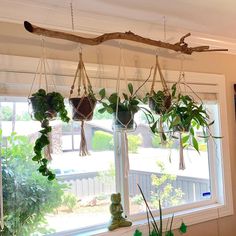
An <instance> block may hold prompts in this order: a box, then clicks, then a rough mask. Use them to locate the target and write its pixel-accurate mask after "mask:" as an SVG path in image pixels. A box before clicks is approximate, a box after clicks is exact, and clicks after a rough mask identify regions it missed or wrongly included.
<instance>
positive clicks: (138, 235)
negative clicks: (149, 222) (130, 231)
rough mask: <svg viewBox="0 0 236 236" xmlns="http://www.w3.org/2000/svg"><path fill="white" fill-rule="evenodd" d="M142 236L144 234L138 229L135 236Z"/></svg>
mask: <svg viewBox="0 0 236 236" xmlns="http://www.w3.org/2000/svg"><path fill="white" fill-rule="evenodd" d="M142 235H143V234H142V232H141V231H139V230H138V229H136V230H135V232H134V235H133V236H142Z"/></svg>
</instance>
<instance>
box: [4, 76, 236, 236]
mask: <svg viewBox="0 0 236 236" xmlns="http://www.w3.org/2000/svg"><path fill="white" fill-rule="evenodd" d="M164 73H165V74H166V75H167V78H168V81H169V83H173V82H175V81H176V80H177V79H178V75H179V72H177V71H166V72H164ZM185 75H186V82H187V83H189V84H190V85H191V86H192V88H193V89H194V91H196V92H199V91H201V92H204V93H208V92H209V91H211V92H212V93H216V94H217V98H218V105H219V114H220V116H219V118H220V121H219V125H220V130H221V135H222V136H223V137H224V138H223V139H222V140H221V147H222V148H221V152H222V170H219V166H217V165H216V166H215V167H214V171H216V172H217V173H219V176H218V179H219V180H220V179H222V181H223V182H222V186H223V188H222V189H220V191H219V190H218V192H217V199H211V201H209V200H207V201H201V202H200V203H201V205H198V203H199V202H197V203H193V204H192V206H194V207H195V208H194V209H185V208H184V205H183V206H181V207H179V209H178V212H176V213H175V218H174V224H173V228H177V227H179V225H180V224H179V223H181V221H182V220H184V222H185V223H186V224H187V225H192V224H197V223H201V222H205V221H208V220H213V219H217V218H220V217H224V216H228V215H232V214H233V213H234V211H233V197H232V183H231V167H230V152H229V135H228V134H229V131H228V130H229V125H228V122H227V121H228V117H227V103H226V85H225V76H224V75H215V74H202V73H193V72H186V73H185ZM189 78H191V79H189ZM157 84H158V83H157ZM201 89H202V90H201ZM13 100H15V101H19V99H18V98H17V99H14V98H12V97H11V98H9V97H3V98H2V99H1V101H4V102H7V101H13ZM23 100H25V99H22V101H23ZM221 121H226V122H221ZM114 138H115V139H114V140H115V144H116V145H117V144H119V145H120V146H122V143H121V142H119V141H118V140H119V139H120V138H121V137H119V135H118V133H114ZM116 145H115V147H116ZM119 145H118V146H119ZM123 145H124V144H123ZM120 146H119V147H120ZM119 149H120V150H121V152H120V151H119ZM124 155H125V149H121V148H115V163H116V172H117V174H118V173H119V176H118V175H117V176H116V188H117V189H116V190H117V192H121V194H122V195H123V196H125V197H123V198H122V200H123V206H124V211H125V213H126V212H128V210H129V209H128V207H127V206H126V204H125V202H127V201H128V199H129V198H128V194H125V192H126V193H128V190H127V189H128V182H127V181H128V180H127V178H125V175H124V173H123V172H122V171H123V169H124V166H125V164H127V163H125V162H126V161H127V158H125V156H124ZM122 173H123V174H122ZM221 175H222V178H221ZM122 185H123V187H122ZM122 189H124V190H125V189H126V190H125V191H122ZM220 192H223V194H221V193H220ZM212 200H213V201H212ZM189 205H190V204H188V206H189ZM177 208H178V207H177ZM180 208H182V209H180ZM171 209H172V208H170V209H169V212H168V209H167V210H166V211H164V212H166V214H168V213H170V212H171ZM146 223H147V221H146V220H141V221H137V222H134V224H133V226H131V227H129V228H121V229H118V230H116V231H113V232H108V231H107V229H106V228H104V227H106V225H97V226H92V227H89V228H87V229H81V230H79V229H78V230H72V231H67V232H66V233H67V235H78V233H79V232H81V233H82V234H79V235H83V232H84V235H86V233H88V231H89V235H99V236H100V235H104V236H110V235H112V236H116V235H117V236H118V235H121V234H125V235H133V233H134V231H135V229H136V228H139V229H141V230H142V231H143V232H147V227H146V226H147V225H146ZM164 224H165V220H164ZM64 233H65V232H61V233H56V234H51V235H63V234H64ZM87 235H88V234H87Z"/></svg>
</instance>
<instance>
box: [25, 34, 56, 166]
mask: <svg viewBox="0 0 236 236" xmlns="http://www.w3.org/2000/svg"><path fill="white" fill-rule="evenodd" d="M41 49H42V53H41V57H40V58H39V62H38V65H37V68H36V72H35V74H34V78H33V81H32V84H31V87H30V92H29V95H28V103H29V106H30V104H31V107H32V102H31V100H30V98H31V95H32V93H33V91H34V92H35V91H36V90H37V89H42V88H43V89H45V91H46V93H47V94H48V93H49V92H50V87H52V89H51V90H52V91H57V87H56V83H55V80H54V78H53V76H51V79H50V81H51V82H52V84H49V77H48V75H50V66H49V64H48V61H47V57H46V50H45V42H44V39H43V38H42V36H41ZM47 71H48V73H47ZM38 75H39V76H38ZM43 77H44V78H43ZM37 78H38V86H37ZM32 110H33V109H31V112H29V113H30V116H31V118H32V120H35V119H34V115H33V111H32ZM47 114H48V117H50V119H51V120H53V119H55V116H56V114H55V113H53V112H52V111H50V110H48V111H47ZM42 125H43V124H41V126H42ZM49 135H50V136H51V134H49ZM50 138H51V137H49V139H50ZM44 154H45V157H46V159H47V160H49V161H51V160H52V156H51V150H50V145H47V146H46V147H45V148H44Z"/></svg>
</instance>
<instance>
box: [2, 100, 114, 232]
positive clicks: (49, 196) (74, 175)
mask: <svg viewBox="0 0 236 236" xmlns="http://www.w3.org/2000/svg"><path fill="white" fill-rule="evenodd" d="M3 105H5V104H3V103H2V106H3ZM7 105H8V106H10V107H12V108H13V107H14V106H13V103H9V104H7ZM12 108H11V112H12ZM15 108H16V110H15V111H16V116H17V117H18V118H17V119H16V121H15V131H16V132H17V133H18V134H20V135H22V136H23V137H22V138H23V141H24V142H23V141H20V140H17V139H15V140H16V143H15V141H14V143H12V142H10V141H8V144H7V146H8V151H9V156H11V157H12V158H11V160H10V161H7V162H6V161H5V163H7V165H5V166H6V171H5V173H8V172H9V171H8V170H11V169H12V168H13V167H12V166H14V168H16V167H17V171H16V170H15V169H14V172H16V173H19V175H15V174H14V175H13V176H12V178H9V181H10V180H11V179H12V183H11V184H9V181H5V184H8V186H9V188H5V192H4V196H11V195H14V193H17V194H15V195H14V196H15V200H14V202H17V204H18V206H17V207H13V205H12V201H13V198H12V197H4V201H5V207H6V208H5V216H6V217H8V218H7V219H8V220H9V221H8V223H9V225H8V226H9V227H10V229H9V230H11V232H18V234H17V235H25V236H27V235H30V234H31V233H33V232H41V233H42V234H43V235H44V234H46V233H47V232H60V231H67V230H75V229H79V228H84V227H87V226H94V225H97V224H103V223H107V222H108V221H109V219H110V212H109V205H110V194H111V193H113V192H115V166H114V151H113V147H114V142H113V134H112V129H111V127H112V126H111V124H112V120H111V117H103V116H101V115H100V114H97V111H95V114H94V118H95V119H93V121H90V122H86V124H85V133H86V138H87V145H88V149H89V152H90V155H89V156H85V157H81V156H79V151H78V149H79V144H80V123H79V122H70V123H69V124H66V125H64V124H62V123H61V122H60V121H59V120H55V121H51V122H50V124H51V125H52V133H51V152H52V158H53V160H52V162H51V164H50V166H51V168H52V169H53V170H54V172H55V173H56V175H57V180H55V181H52V182H49V181H47V179H46V178H45V177H43V176H41V174H39V173H38V171H37V168H38V165H37V164H35V162H33V161H31V158H32V155H33V144H34V141H35V139H36V138H37V136H38V131H39V130H40V124H39V122H36V121H32V120H28V116H27V115H26V113H25V112H28V104H27V103H15ZM96 110H97V109H96ZM25 117H26V118H25ZM7 122H8V123H9V125H6V123H7ZM13 123H14V122H12V121H11V120H10V121H2V122H1V124H2V127H3V128H4V132H3V136H4V139H5V140H6V139H7V137H9V135H10V133H11V131H12V124H13ZM28 127H31V128H30V129H29V128H28ZM28 138H29V140H30V142H29V141H28ZM9 140H10V139H9ZM17 142H18V143H17ZM16 147H17V148H16ZM18 149H20V152H21V155H18ZM13 157H14V158H13ZM26 158H27V164H26V160H25V159H26ZM12 161H14V163H11V162H12ZM15 162H17V165H16V163H15ZM9 173H10V172H9ZM23 173H24V174H23ZM6 178H7V176H6ZM6 178H5V179H6ZM19 202H20V203H19ZM11 205H12V207H10V206H11ZM27 209H29V210H27ZM23 211H24V214H25V217H26V218H27V217H33V215H35V214H36V215H37V216H40V217H38V218H37V217H36V218H34V219H33V218H32V220H29V221H27V224H24V223H22V222H23V221H22V220H23V219H22V218H21V216H19V218H17V217H16V216H18V214H19V212H23ZM11 215H14V217H16V218H14V220H12V221H11V219H10V217H11ZM22 217H23V214H22ZM29 219H31V218H29ZM15 222H16V223H15ZM65 222H66V223H65ZM11 223H12V224H11ZM10 224H11V225H10ZM6 230H7V229H6ZM19 232H20V233H19ZM9 235H11V234H9Z"/></svg>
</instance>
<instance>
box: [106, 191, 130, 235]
mask: <svg viewBox="0 0 236 236" xmlns="http://www.w3.org/2000/svg"><path fill="white" fill-rule="evenodd" d="M110 212H111V223H110V225H109V227H108V229H109V230H110V231H112V230H114V229H117V228H120V227H128V226H131V225H132V222H131V221H128V220H126V219H125V218H124V217H123V216H122V214H123V207H122V205H121V195H120V193H113V194H112V195H111V205H110Z"/></svg>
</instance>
